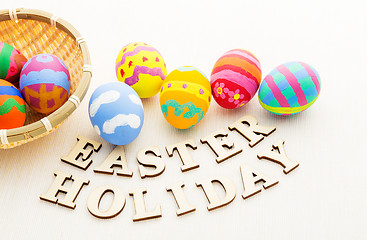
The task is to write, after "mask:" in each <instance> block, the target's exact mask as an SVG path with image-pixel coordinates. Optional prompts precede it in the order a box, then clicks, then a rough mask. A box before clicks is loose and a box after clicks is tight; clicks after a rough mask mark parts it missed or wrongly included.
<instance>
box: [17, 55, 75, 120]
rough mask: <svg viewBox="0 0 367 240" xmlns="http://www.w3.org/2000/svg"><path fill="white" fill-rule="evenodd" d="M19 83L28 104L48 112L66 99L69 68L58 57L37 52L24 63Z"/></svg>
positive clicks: (68, 87) (59, 105)
mask: <svg viewBox="0 0 367 240" xmlns="http://www.w3.org/2000/svg"><path fill="white" fill-rule="evenodd" d="M19 85H20V91H21V92H22V95H23V97H24V99H25V101H26V102H27V103H28V105H29V106H30V107H31V108H32V109H34V110H36V111H37V112H40V113H45V114H48V113H51V112H54V111H55V110H56V109H58V108H59V107H61V106H62V105H63V104H64V103H65V102H66V101H67V99H68V95H69V91H70V75H69V70H68V68H67V67H66V65H65V63H64V62H63V61H62V60H61V59H60V58H58V57H56V56H54V55H52V54H39V55H36V56H34V57H32V58H31V59H29V60H28V61H27V63H26V64H25V65H24V67H23V69H22V72H21V74H20V82H19Z"/></svg>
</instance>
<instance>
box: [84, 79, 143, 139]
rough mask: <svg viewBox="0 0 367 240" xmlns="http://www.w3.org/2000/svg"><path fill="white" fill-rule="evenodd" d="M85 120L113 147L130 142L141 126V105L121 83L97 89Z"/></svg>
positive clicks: (133, 92) (136, 97)
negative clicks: (88, 119) (113, 145)
mask: <svg viewBox="0 0 367 240" xmlns="http://www.w3.org/2000/svg"><path fill="white" fill-rule="evenodd" d="M89 118H90V121H91V122H92V125H93V128H94V130H95V131H96V132H97V134H98V135H100V136H101V137H102V138H103V139H104V140H106V141H107V142H109V143H112V144H115V145H126V144H129V143H131V142H132V141H134V140H135V139H136V138H137V137H138V135H139V133H140V131H141V128H142V126H143V123H144V109H143V103H142V102H141V99H140V98H139V95H138V94H137V93H136V92H135V90H134V89H132V88H131V87H130V86H128V85H127V84H125V83H123V82H111V83H106V84H103V85H101V86H99V87H98V88H97V89H96V90H95V91H94V93H93V94H92V96H91V98H90V101H89Z"/></svg>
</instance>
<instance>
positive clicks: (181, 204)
mask: <svg viewBox="0 0 367 240" xmlns="http://www.w3.org/2000/svg"><path fill="white" fill-rule="evenodd" d="M228 129H229V130H230V131H237V132H238V133H239V134H241V135H242V136H243V137H244V138H245V139H247V140H248V141H249V146H250V147H251V148H252V147H254V146H255V145H257V144H258V143H259V142H261V141H262V140H263V139H264V137H267V136H269V135H270V134H271V133H273V132H274V131H275V130H276V128H275V127H265V126H260V125H258V122H257V120H256V118H255V117H253V116H248V115H246V116H244V117H242V118H240V119H239V120H238V121H236V122H234V123H233V124H231V125H230V126H228ZM200 142H201V143H202V144H207V145H208V146H209V147H210V149H211V150H212V151H213V152H214V153H215V155H216V162H217V163H218V164H219V163H221V162H223V161H225V160H227V159H229V158H231V157H233V156H235V155H237V154H239V153H241V152H242V149H241V148H240V147H238V144H237V143H236V142H234V141H230V140H229V138H228V133H227V132H226V131H225V130H224V129H220V130H217V131H215V132H213V133H212V134H210V135H208V136H206V137H204V138H201V139H200ZM101 147H102V144H101V143H99V142H97V141H93V140H90V139H87V138H85V137H82V136H79V137H78V142H77V144H76V145H75V146H74V147H73V149H72V150H71V151H70V152H69V154H68V155H67V156H64V157H62V158H61V160H62V161H63V162H65V163H68V164H71V165H73V166H75V167H78V168H81V169H83V170H87V168H88V167H89V166H90V165H91V164H92V162H93V161H92V159H91V156H92V154H93V152H98V151H99V150H100V149H101ZM188 148H191V149H192V150H196V149H197V145H196V143H195V141H194V140H193V139H189V140H187V141H183V142H180V143H176V144H173V145H169V146H166V147H165V149H166V152H167V154H168V156H169V157H173V155H174V152H177V153H178V156H179V157H180V159H181V161H182V166H181V171H182V172H186V171H190V170H192V169H195V168H198V167H200V165H199V163H198V162H196V161H195V160H194V159H193V158H192V157H191V154H190V152H189V151H188ZM257 158H258V159H259V160H263V159H266V160H270V161H272V162H275V163H277V164H279V165H281V166H282V167H283V172H284V173H285V174H288V173H289V172H291V171H292V170H293V169H295V168H296V167H298V166H299V163H297V162H295V161H293V160H291V159H289V158H288V157H287V155H286V153H285V150H284V140H281V139H280V140H278V141H276V142H274V143H273V144H272V145H271V146H270V147H269V148H267V149H265V150H264V151H262V152H260V153H259V154H257ZM137 161H138V163H139V166H138V169H139V173H140V177H141V178H152V177H156V176H159V175H161V174H162V173H163V172H164V170H165V163H164V161H163V159H162V154H161V152H160V150H159V148H158V147H156V146H155V147H145V148H142V149H141V150H139V151H138V153H137ZM115 168H118V170H117V171H116V174H117V175H118V176H124V177H132V175H133V172H132V171H131V170H130V169H129V168H128V164H127V159H126V155H125V150H124V147H123V146H116V147H115V149H114V150H113V151H112V152H111V153H110V154H109V155H108V157H107V158H106V159H105V160H104V161H103V162H102V163H101V164H100V165H99V166H97V167H95V168H94V172H95V173H103V174H111V175H112V174H114V172H115ZM240 173H241V179H242V183H243V189H244V190H243V193H242V197H243V199H246V198H249V197H251V196H253V195H255V194H257V193H260V192H261V190H262V187H263V188H264V189H268V188H270V187H272V186H274V185H276V184H277V183H278V180H277V179H274V178H272V177H269V176H267V175H265V174H264V173H262V172H261V171H259V170H258V169H255V168H253V167H251V166H250V165H248V164H247V163H243V164H242V165H241V166H240ZM54 175H55V179H54V181H53V183H52V184H51V186H50V187H49V189H48V191H47V192H45V193H44V194H42V195H41V196H40V198H41V199H42V200H45V201H49V202H52V203H55V204H56V203H57V204H59V205H61V206H65V207H69V208H72V209H75V207H76V204H75V200H76V198H77V196H78V194H79V192H80V191H81V190H82V188H83V186H85V185H88V184H89V182H90V180H88V179H84V178H81V177H77V176H72V175H71V174H67V173H64V172H61V171H55V172H54ZM66 181H72V184H71V186H70V187H66V186H64V184H65V182H66ZM214 183H219V185H220V186H221V187H222V188H223V190H224V191H225V196H224V197H219V194H218V193H217V192H216V188H214V185H213V184H214ZM259 183H261V185H260V184H259ZM196 186H197V187H198V188H201V189H202V190H203V192H204V194H205V196H206V198H207V200H208V205H207V209H208V210H209V211H211V210H214V209H217V208H220V207H223V206H225V205H227V204H229V203H231V202H232V201H233V200H234V198H235V197H236V187H235V185H234V183H233V181H232V180H231V179H229V178H227V177H223V176H215V177H213V178H208V179H201V180H199V181H196ZM184 187H185V184H184V183H183V182H176V183H174V184H171V185H168V186H166V190H167V192H170V193H172V196H173V198H174V199H175V201H176V203H177V211H176V214H177V216H182V215H184V214H187V213H190V212H194V211H195V210H196V208H195V206H193V205H192V204H191V203H190V202H189V201H188V198H187V196H186V195H185V192H184ZM60 192H62V193H64V194H65V195H64V198H63V199H59V198H58V197H57V195H58V193H60ZM108 192H110V193H112V194H113V196H114V197H113V201H112V203H111V205H110V207H109V208H108V209H107V210H106V211H101V210H100V208H99V206H100V203H101V201H102V199H103V196H104V195H105V194H106V193H108ZM146 193H147V189H146V188H144V187H140V188H137V189H132V190H130V191H129V195H130V196H131V197H132V198H133V201H134V205H135V215H134V216H133V217H132V219H133V221H141V220H146V219H152V218H158V217H161V216H162V211H161V205H159V204H157V205H156V206H155V208H154V209H152V210H147V209H146V207H145V200H144V194H146ZM125 203H126V198H125V195H124V193H123V191H122V190H121V189H120V188H118V187H116V186H113V185H104V186H100V187H97V188H96V189H94V190H93V191H92V192H91V193H90V195H89V197H88V200H87V207H88V210H89V212H90V213H91V214H92V215H93V216H95V217H98V218H112V217H115V216H117V215H118V214H119V213H121V211H122V210H123V209H124V207H125Z"/></svg>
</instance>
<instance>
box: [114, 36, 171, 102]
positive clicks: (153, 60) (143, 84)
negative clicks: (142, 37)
mask: <svg viewBox="0 0 367 240" xmlns="http://www.w3.org/2000/svg"><path fill="white" fill-rule="evenodd" d="M166 75H167V69H166V63H165V62H164V60H163V57H162V55H161V54H160V53H159V52H158V50H157V49H155V48H154V47H152V46H150V45H148V44H146V43H141V42H134V43H130V44H128V45H126V46H125V47H123V48H122V49H121V51H120V53H119V54H118V56H117V59H116V76H117V78H118V80H119V81H120V82H124V83H126V84H127V85H129V86H130V87H132V88H133V89H134V90H135V91H136V93H137V94H138V95H139V97H141V98H150V97H152V96H154V95H156V94H157V93H158V92H159V89H160V87H161V86H162V83H163V80H164V79H165V77H166Z"/></svg>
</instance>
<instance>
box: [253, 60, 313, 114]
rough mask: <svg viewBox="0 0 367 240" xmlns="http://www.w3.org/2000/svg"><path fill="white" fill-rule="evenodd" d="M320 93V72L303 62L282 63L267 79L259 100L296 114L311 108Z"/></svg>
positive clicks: (272, 108)
mask: <svg viewBox="0 0 367 240" xmlns="http://www.w3.org/2000/svg"><path fill="white" fill-rule="evenodd" d="M319 94H320V76H319V74H318V72H317V71H316V69H314V68H313V67H311V66H310V65H308V64H307V63H303V62H289V63H285V64H282V65H279V66H278V67H276V68H275V69H274V70H272V71H271V72H270V73H269V74H268V75H267V76H266V77H265V78H264V80H263V82H262V83H261V86H260V90H259V102H260V104H261V106H262V107H263V108H264V109H266V110H267V111H269V112H271V113H273V114H277V115H293V114H297V113H299V112H302V111H304V110H306V109H307V108H309V107H310V106H311V105H312V104H313V103H314V102H315V101H316V99H317V98H318V96H319Z"/></svg>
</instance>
